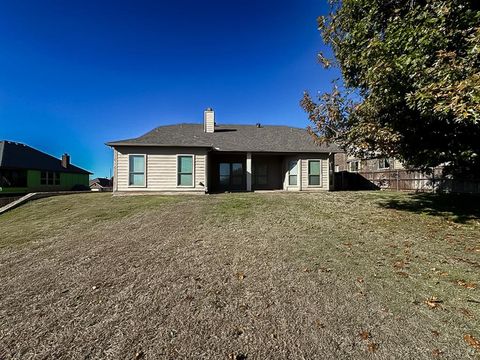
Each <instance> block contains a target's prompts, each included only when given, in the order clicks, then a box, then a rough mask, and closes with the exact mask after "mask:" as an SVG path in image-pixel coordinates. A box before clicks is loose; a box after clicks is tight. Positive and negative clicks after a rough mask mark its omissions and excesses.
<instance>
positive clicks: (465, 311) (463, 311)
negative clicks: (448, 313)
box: [460, 308, 475, 318]
mask: <svg viewBox="0 0 480 360" xmlns="http://www.w3.org/2000/svg"><path fill="white" fill-rule="evenodd" d="M460 312H461V313H462V314H463V315H464V316H465V317H468V318H474V317H475V315H473V313H472V312H471V311H470V310H468V309H465V308H461V309H460Z"/></svg>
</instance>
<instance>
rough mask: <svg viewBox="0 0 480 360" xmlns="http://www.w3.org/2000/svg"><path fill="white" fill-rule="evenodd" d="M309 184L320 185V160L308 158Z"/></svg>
mask: <svg viewBox="0 0 480 360" xmlns="http://www.w3.org/2000/svg"><path fill="white" fill-rule="evenodd" d="M308 185H313V186H319V185H320V160H308Z"/></svg>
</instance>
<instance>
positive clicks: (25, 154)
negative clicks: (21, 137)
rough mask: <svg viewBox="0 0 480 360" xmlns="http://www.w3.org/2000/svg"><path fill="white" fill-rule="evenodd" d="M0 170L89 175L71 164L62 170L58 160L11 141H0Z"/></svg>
mask: <svg viewBox="0 0 480 360" xmlns="http://www.w3.org/2000/svg"><path fill="white" fill-rule="evenodd" d="M0 168H6V169H27V170H28V169H30V170H44V171H58V172H68V173H77V174H90V173H89V172H88V171H86V170H83V169H81V168H79V167H77V166H75V165H72V164H70V165H69V166H68V167H67V168H64V167H63V166H62V161H61V160H60V159H57V158H55V157H53V156H51V155H48V154H46V153H44V152H41V151H39V150H37V149H34V148H32V147H30V146H28V145H25V144H21V143H17V142H13V141H0Z"/></svg>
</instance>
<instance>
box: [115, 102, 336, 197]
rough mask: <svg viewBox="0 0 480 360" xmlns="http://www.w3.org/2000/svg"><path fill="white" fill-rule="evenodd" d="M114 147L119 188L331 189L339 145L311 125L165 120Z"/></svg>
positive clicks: (210, 114) (208, 114)
mask: <svg viewBox="0 0 480 360" xmlns="http://www.w3.org/2000/svg"><path fill="white" fill-rule="evenodd" d="M107 145H108V146H110V147H112V148H113V150H114V164H113V167H114V183H113V191H114V192H152V191H159V192H199V193H205V192H229V191H253V190H288V191H325V190H330V189H333V169H334V168H333V165H334V154H335V153H336V152H338V151H339V149H338V148H337V147H336V146H333V145H331V146H326V145H322V146H319V145H317V144H315V143H314V141H313V139H312V138H311V136H310V135H309V134H308V132H307V131H306V130H305V129H299V128H293V127H288V126H262V125H261V124H256V125H217V124H216V123H215V113H214V111H213V110H212V109H207V110H205V112H204V118H203V124H177V125H168V126H160V127H158V128H156V129H153V130H152V131H150V132H148V133H146V134H145V135H143V136H140V137H138V138H133V139H128V140H120V141H112V142H109V143H107Z"/></svg>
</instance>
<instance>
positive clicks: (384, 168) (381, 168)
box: [377, 158, 392, 170]
mask: <svg viewBox="0 0 480 360" xmlns="http://www.w3.org/2000/svg"><path fill="white" fill-rule="evenodd" d="M380 160H383V161H385V160H388V166H385V167H380ZM384 164H385V162H384ZM377 166H378V170H388V169H390V168H391V166H392V164H391V161H390V158H381V159H378V161H377Z"/></svg>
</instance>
